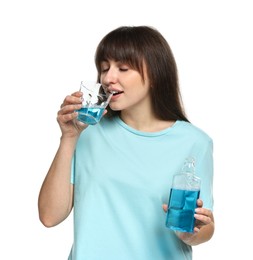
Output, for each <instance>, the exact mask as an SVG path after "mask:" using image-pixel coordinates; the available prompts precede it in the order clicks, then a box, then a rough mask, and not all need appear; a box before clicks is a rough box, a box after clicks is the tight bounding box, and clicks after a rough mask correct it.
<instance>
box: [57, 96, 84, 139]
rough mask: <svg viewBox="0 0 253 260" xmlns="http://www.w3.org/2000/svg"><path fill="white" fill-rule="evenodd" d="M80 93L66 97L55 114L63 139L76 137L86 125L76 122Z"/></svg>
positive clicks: (80, 103) (80, 104)
mask: <svg viewBox="0 0 253 260" xmlns="http://www.w3.org/2000/svg"><path fill="white" fill-rule="evenodd" d="M82 96H83V94H82V92H80V91H77V92H74V93H73V94H71V95H68V96H66V98H65V99H64V101H63V103H62V105H61V109H60V110H59V111H58V114H57V122H58V124H59V126H60V128H61V132H62V136H63V137H77V136H79V135H80V133H81V132H82V131H83V130H84V129H85V128H87V127H88V125H86V124H84V123H82V122H80V121H78V120H77V115H78V113H77V112H76V110H78V109H80V108H81V107H82Z"/></svg>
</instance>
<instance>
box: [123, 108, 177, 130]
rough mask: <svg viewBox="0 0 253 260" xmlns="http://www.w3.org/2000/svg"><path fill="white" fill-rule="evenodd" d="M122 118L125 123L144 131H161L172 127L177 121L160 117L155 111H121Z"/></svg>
mask: <svg viewBox="0 0 253 260" xmlns="http://www.w3.org/2000/svg"><path fill="white" fill-rule="evenodd" d="M120 118H121V119H122V121H124V123H125V124H127V125H129V126H130V127H132V128H134V129H136V130H138V131H142V132H159V131H162V130H164V129H166V128H169V127H171V126H172V125H173V124H174V123H175V121H164V120H161V119H158V118H157V117H156V116H155V115H154V114H153V113H150V112H149V113H148V112H143V111H141V112H139V113H138V112H137V111H135V112H134V113H130V112H129V111H121V113H120Z"/></svg>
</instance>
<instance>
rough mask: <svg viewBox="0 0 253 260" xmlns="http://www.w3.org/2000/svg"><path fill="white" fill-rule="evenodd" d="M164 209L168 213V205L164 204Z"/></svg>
mask: <svg viewBox="0 0 253 260" xmlns="http://www.w3.org/2000/svg"><path fill="white" fill-rule="evenodd" d="M163 210H164V212H165V213H166V212H167V211H168V205H166V204H163Z"/></svg>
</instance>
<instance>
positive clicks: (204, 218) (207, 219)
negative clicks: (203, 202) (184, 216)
mask: <svg viewBox="0 0 253 260" xmlns="http://www.w3.org/2000/svg"><path fill="white" fill-rule="evenodd" d="M194 218H195V219H196V220H198V221H200V222H202V223H204V224H205V225H207V224H209V223H211V222H212V219H211V217H209V216H206V215H201V214H194Z"/></svg>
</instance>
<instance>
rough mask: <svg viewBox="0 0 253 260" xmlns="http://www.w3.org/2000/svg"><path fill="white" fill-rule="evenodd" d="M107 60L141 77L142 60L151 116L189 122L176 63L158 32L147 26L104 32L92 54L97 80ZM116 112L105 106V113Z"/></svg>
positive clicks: (126, 27)
mask: <svg viewBox="0 0 253 260" xmlns="http://www.w3.org/2000/svg"><path fill="white" fill-rule="evenodd" d="M110 59H112V60H115V61H121V62H123V63H126V64H128V65H129V66H131V67H132V68H133V69H136V70H137V71H138V72H139V73H140V74H141V76H142V79H143V80H144V75H143V65H144V63H145V65H146V68H147V74H148V78H149V80H150V85H151V88H150V89H151V100H152V105H153V109H154V113H155V115H156V116H157V117H158V118H159V119H162V120H184V121H189V120H188V119H187V117H186V115H185V112H184V108H183V103H182V98H181V94H180V89H179V84H178V73H177V65H176V62H175V59H174V56H173V53H172V51H171V48H170V46H169V44H168V42H167V41H166V40H165V38H164V37H163V36H162V35H161V33H160V32H158V31H157V30H156V29H154V28H152V27H148V26H122V27H119V28H117V29H115V30H113V31H111V32H110V33H108V34H107V35H106V36H105V37H104V38H103V39H102V40H101V42H100V43H99V45H98V47H97V50H96V54H95V64H96V67H97V71H98V81H99V79H100V75H101V62H103V61H106V60H110ZM118 113H120V111H112V110H111V109H110V108H109V107H108V113H107V114H108V115H109V116H110V115H111V116H113V115H115V114H118Z"/></svg>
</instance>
